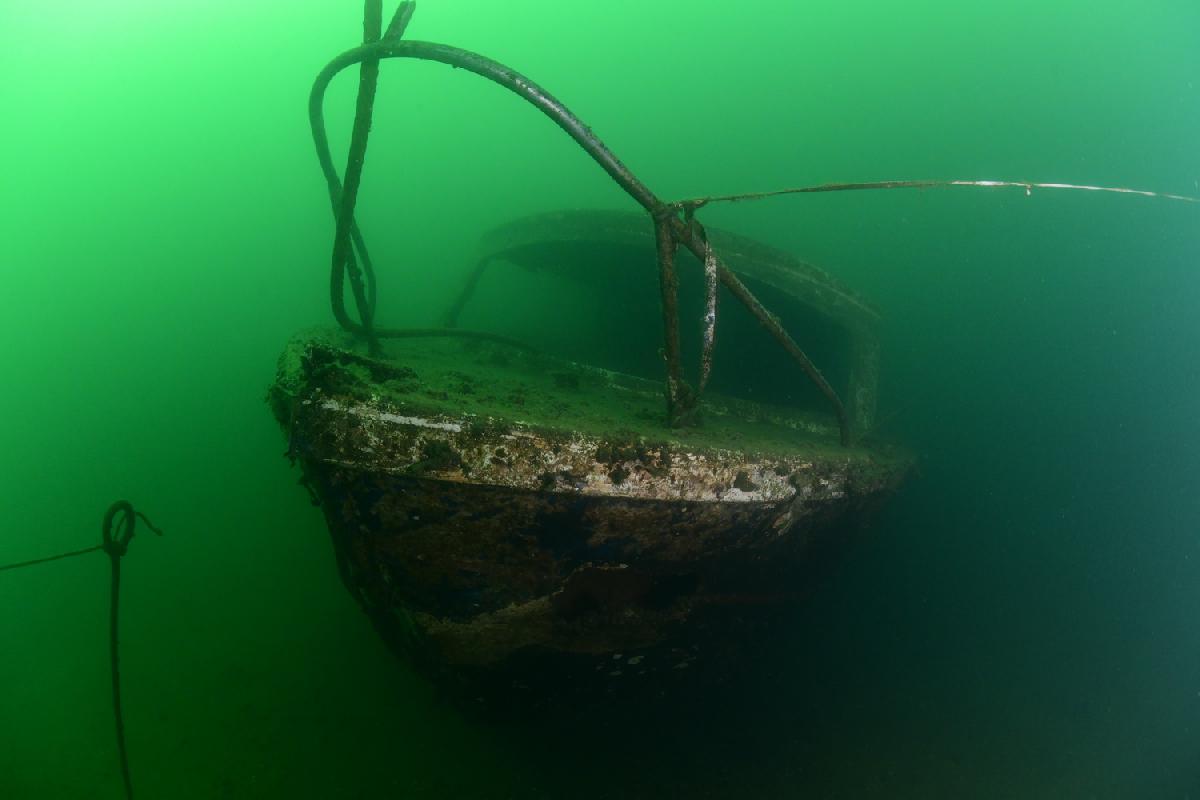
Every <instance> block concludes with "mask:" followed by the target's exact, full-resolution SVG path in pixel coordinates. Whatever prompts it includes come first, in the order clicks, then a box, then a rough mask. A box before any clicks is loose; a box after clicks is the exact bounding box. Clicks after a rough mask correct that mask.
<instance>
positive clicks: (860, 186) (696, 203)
mask: <svg viewBox="0 0 1200 800" xmlns="http://www.w3.org/2000/svg"><path fill="white" fill-rule="evenodd" d="M954 186H969V187H974V188H982V189H1024V190H1025V195H1026V196H1029V195H1032V194H1033V190H1034V189H1068V190H1074V191H1083V192H1109V193H1113V194H1132V195H1138V196H1139V197H1154V198H1157V199H1160V200H1174V201H1179V202H1183V203H1200V197H1190V196H1188V195H1183V194H1170V193H1168V192H1151V191H1148V190H1146V189H1127V188H1124V187H1119V186H1089V185H1086V184H1080V183H1041V182H1036V181H988V180H944V181H939V180H917V181H865V182H861V183H821V184H817V185H815V186H798V187H794V188H791V189H775V190H773V191H769V192H747V193H745V194H723V195H712V196H711V197H693V198H690V199H688V200H679V201H677V202H675V203H672V205H674V206H676V207H678V208H692V209H696V208H700V207H701V206H706V205H708V204H709V203H737V202H741V201H743V200H764V199H766V198H768V197H779V196H780V195H785V194H814V193H816V192H854V191H862V190H866V189H944V188H948V187H954Z"/></svg>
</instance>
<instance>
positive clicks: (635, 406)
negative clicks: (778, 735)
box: [268, 3, 911, 709]
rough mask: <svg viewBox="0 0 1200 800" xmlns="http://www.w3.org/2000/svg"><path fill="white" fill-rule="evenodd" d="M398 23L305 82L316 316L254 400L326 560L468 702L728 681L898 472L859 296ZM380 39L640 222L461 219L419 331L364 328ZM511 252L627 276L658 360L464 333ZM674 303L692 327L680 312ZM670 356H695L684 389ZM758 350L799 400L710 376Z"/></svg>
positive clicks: (562, 217)
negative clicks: (340, 103)
mask: <svg viewBox="0 0 1200 800" xmlns="http://www.w3.org/2000/svg"><path fill="white" fill-rule="evenodd" d="M368 5H370V4H368ZM411 13H412V6H411V4H407V3H406V4H402V5H401V8H400V10H399V11H398V12H397V16H396V18H395V19H394V20H393V22H392V24H391V25H390V26H389V27H388V28H387V31H386V32H379V31H377V32H376V33H375V38H374V39H372V37H371V30H370V26H368V37H367V38H368V41H367V43H366V44H364V45H363V46H362V47H359V48H356V49H354V50H351V51H349V52H348V53H346V54H343V55H342V56H340V57H339V58H337V59H335V60H334V61H333V62H332V63H331V64H330V66H329V67H327V68H326V70H325V71H324V72H322V74H321V76H320V77H319V78H318V81H317V86H316V87H315V88H314V94H313V96H314V105H313V108H314V109H315V112H314V116H313V128H314V139H315V141H316V143H317V149H318V155H319V156H320V159H321V163H322V166H323V167H324V169H325V173H326V177H327V179H328V180H329V184H330V197H331V200H332V203H333V207H334V214H335V219H336V220H337V234H336V241H335V245H334V256H333V266H332V269H333V272H332V282H331V286H332V288H333V292H332V298H331V299H332V303H333V307H334V316H335V318H336V319H337V321H338V323H339V325H338V327H331V328H322V329H314V330H310V331H306V332H303V333H301V334H299V335H297V336H296V337H295V338H294V339H293V340H292V341H291V342H289V343H288V344H287V346H286V348H285V350H284V352H283V355H282V356H281V358H280V362H279V367H278V372H277V374H276V377H275V380H274V383H273V384H272V386H271V388H270V390H269V393H268V400H269V403H270V406H271V409H272V412H273V414H274V416H275V418H276V419H277V421H278V422H279V424H280V426H281V428H282V429H283V431H284V433H285V435H286V437H287V440H288V455H289V456H290V457H291V458H292V459H293V461H294V462H295V463H296V464H298V466H299V468H300V470H301V471H302V475H303V477H302V482H303V483H304V484H305V485H306V486H307V488H308V490H309V492H310V493H311V496H312V498H313V500H314V502H316V503H317V504H318V505H319V506H320V507H321V509H322V511H323V514H324V516H325V519H326V521H327V524H328V528H329V532H330V534H331V537H332V541H333V549H334V552H335V554H336V560H337V565H338V569H339V572H340V575H341V578H342V580H343V582H344V583H345V585H346V587H347V588H348V589H349V590H350V592H351V593H352V594H353V596H354V597H355V598H356V600H357V601H358V603H359V604H360V605H361V606H362V608H363V609H364V610H365V611H366V613H367V614H368V615H369V616H370V618H371V620H372V621H373V623H374V625H375V627H376V629H377V630H378V631H379V633H380V634H381V635H382V637H383V638H384V639H385V640H386V641H387V642H388V644H389V645H390V646H391V647H392V648H394V649H395V650H396V651H397V652H398V653H399V654H401V655H402V656H403V657H404V658H405V659H407V660H408V661H409V662H410V663H412V664H414V665H415V666H416V667H417V668H418V669H419V670H420V671H422V672H423V673H424V674H426V675H427V676H429V677H430V678H431V679H432V680H434V682H435V683H436V684H437V685H439V686H440V687H442V688H444V689H446V690H448V691H449V693H450V694H452V695H453V696H455V697H458V698H462V699H464V700H467V701H470V702H472V703H475V702H480V703H483V704H485V705H486V706H487V707H489V708H497V709H502V708H505V707H512V706H513V705H514V704H516V705H519V706H521V707H530V706H534V705H538V704H541V705H543V706H550V705H558V704H561V703H583V704H586V703H587V702H588V701H589V700H594V699H596V698H609V697H613V696H619V695H633V696H644V694H645V693H646V692H658V691H662V690H664V689H665V688H667V687H670V686H672V685H676V684H686V683H690V682H693V681H694V680H697V679H703V680H709V679H717V678H719V677H721V676H724V675H727V674H728V673H729V671H730V669H731V668H732V667H734V666H735V665H736V664H737V663H738V661H739V658H740V657H741V654H742V653H743V652H744V649H745V647H747V646H748V645H750V644H752V640H753V638H754V636H755V635H758V634H756V632H760V627H761V624H766V623H767V622H769V620H770V619H771V618H772V616H773V614H774V612H775V611H777V610H779V609H780V608H785V607H787V606H788V605H789V604H790V603H793V602H794V601H796V600H797V599H799V598H802V597H803V596H804V595H805V593H806V592H807V591H809V589H810V588H811V586H812V585H813V582H814V581H815V580H816V579H818V577H819V575H820V570H821V565H822V564H823V563H824V557H825V556H826V555H828V554H830V553H832V552H836V551H837V550H838V549H839V546H840V545H841V544H843V543H844V542H845V541H846V540H847V538H848V537H849V536H850V535H851V534H852V533H853V532H854V531H855V530H857V529H859V528H861V527H862V524H863V522H864V521H865V520H866V519H868V518H869V515H870V513H871V511H872V510H873V509H875V508H876V507H877V506H878V505H879V503H880V501H881V500H883V499H884V498H886V497H887V496H888V495H889V494H890V493H892V492H893V491H894V489H895V488H896V487H897V485H898V484H899V483H900V482H901V480H902V479H903V477H904V476H905V474H906V472H907V471H908V469H909V467H910V465H911V459H910V457H909V456H908V455H907V453H905V452H904V451H902V450H900V449H897V448H893V447H889V446H885V445H882V444H879V443H878V442H876V441H875V440H874V439H873V438H872V437H871V436H870V435H869V434H870V432H871V430H872V427H873V424H874V418H875V406H876V399H877V394H878V381H879V355H880V349H879V342H878V337H877V330H876V326H877V322H878V318H877V314H876V313H875V312H874V311H873V310H872V309H871V308H870V307H869V306H868V305H867V304H866V303H865V302H864V301H863V300H862V299H861V298H859V297H858V296H857V295H856V294H854V293H853V292H851V291H850V290H848V289H847V288H846V287H844V286H842V285H841V284H840V283H839V282H838V281H836V280H835V279H834V278H832V277H831V276H829V275H827V274H825V273H824V272H822V271H820V270H818V269H816V268H815V267H812V266H811V265H809V264H806V263H805V262H802V261H800V260H799V259H797V258H795V257H793V256H791V255H790V254H787V253H784V252H781V251H779V250H775V249H773V248H770V247H768V246H766V245H763V244H761V243H759V242H756V241H753V240H751V239H748V238H745V237H742V236H738V235H736V234H733V233H729V232H724V231H719V230H716V229H706V228H705V227H704V226H702V225H701V224H700V222H699V221H698V220H697V218H696V215H695V212H696V208H694V207H679V206H675V205H671V204H668V203H664V202H662V201H660V200H659V199H658V198H657V197H655V196H654V195H653V194H652V193H651V192H650V191H649V189H647V188H646V187H645V186H644V185H643V184H641V183H640V182H639V181H638V180H637V179H636V178H635V177H634V176H633V175H632V174H631V173H630V172H629V171H628V170H627V169H626V168H625V167H624V166H623V165H622V164H621V163H620V162H619V161H617V160H616V158H615V157H614V156H613V155H612V154H611V153H610V152H609V151H608V150H607V148H605V147H604V145H603V144H602V143H600V142H599V140H597V139H596V138H595V137H594V135H592V134H591V132H590V131H589V130H588V129H587V128H586V127H584V126H583V125H582V123H579V121H578V120H577V119H575V118H574V117H573V116H572V115H571V114H570V112H568V111H567V110H566V109H565V108H564V107H562V105H561V104H560V103H558V101H556V100H554V99H553V98H552V97H550V96H549V95H548V94H546V93H545V92H544V90H542V89H540V87H537V85H536V84H533V83H532V82H531V81H529V80H528V79H526V78H523V77H522V76H520V75H518V74H517V73H515V72H513V71H512V70H510V69H508V68H507V67H503V66H501V65H498V64H496V63H495V62H491V61H489V60H487V59H484V58H483V57H481V56H478V55H475V54H471V53H467V52H465V51H459V50H456V49H454V48H449V47H447V46H444V45H431V44H428V43H422V42H409V41H407V40H404V39H403V38H402V34H403V29H404V26H405V24H406V23H407V18H408V16H410V15H411ZM389 57H416V58H427V59H432V60H437V61H442V62H444V63H450V64H452V65H454V66H461V67H465V68H466V69H468V70H470V71H472V72H475V73H477V74H480V75H482V76H484V77H486V78H489V79H491V80H493V81H495V82H496V83H499V84H501V85H503V86H506V87H507V88H509V89H511V90H513V91H514V92H516V93H517V94H519V95H521V96H522V97H524V98H525V99H527V100H529V101H530V102H532V103H533V104H534V105H535V106H536V107H538V108H539V109H541V110H542V111H543V112H544V113H546V114H547V115H548V116H550V117H551V119H553V120H554V121H555V122H556V123H557V124H558V125H559V126H560V127H562V128H563V129H564V130H565V131H566V132H567V133H568V134H570V135H571V136H572V137H574V138H575V139H576V141H578V142H579V143H580V144H581V145H582V146H583V147H584V149H585V151H586V152H587V153H588V154H589V155H591V156H592V157H593V158H594V159H595V160H596V161H597V162H599V163H600V164H601V166H602V167H604V168H605V169H606V171H608V173H609V174H610V175H611V176H613V177H614V178H615V179H616V180H617V182H618V183H619V184H620V185H621V186H622V187H624V188H625V189H626V190H627V191H628V192H629V193H630V195H631V196H632V197H633V198H634V199H635V200H637V201H638V202H639V203H640V204H641V205H642V206H643V208H645V209H646V210H647V211H648V212H649V214H648V215H647V214H644V213H625V212H615V211H568V212H560V213H553V214H545V215H541V216H537V217H532V218H526V219H521V220H517V221H515V222H513V223H510V224H508V225H504V226H501V227H500V228H498V229H496V230H493V231H490V232H487V233H486V234H484V235H483V236H482V238H481V243H480V248H479V255H478V259H477V260H476V261H475V264H474V267H473V268H472V269H469V270H467V279H466V281H465V286H464V288H463V290H462V293H461V294H460V295H459V296H458V297H457V298H456V299H455V301H454V302H453V304H452V305H451V307H450V308H449V309H448V310H447V312H446V314H445V318H444V325H443V326H442V327H439V328H433V329H384V328H381V327H379V326H377V325H375V324H374V321H373V318H374V314H375V307H374V306H375V295H376V291H375V278H374V270H373V268H372V266H371V263H370V259H369V256H368V254H367V251H366V248H365V245H364V244H363V240H362V236H361V234H360V233H359V231H358V230H357V227H356V226H355V224H354V222H353V219H354V216H353V214H354V200H355V193H356V190H357V184H358V177H359V174H360V171H361V167H362V163H363V151H364V149H365V146H366V138H367V137H366V130H367V129H368V128H369V121H370V119H369V118H370V98H371V97H372V96H373V90H374V80H375V75H376V74H377V69H378V60H379V59H382V58H389ZM354 64H362V65H363V66H364V68H363V70H362V76H361V78H360V81H361V83H360V92H359V100H360V102H359V107H358V110H357V116H356V119H355V136H354V137H353V139H352V145H351V150H352V152H351V154H350V157H349V159H348V165H347V169H346V172H345V178H344V185H343V183H342V180H341V179H339V178H338V176H337V175H336V173H335V172H334V170H333V168H332V160H331V159H330V157H329V153H328V147H327V145H326V144H325V136H324V129H323V122H322V121H321V114H320V106H321V97H322V94H323V91H324V85H327V84H328V81H329V79H330V78H331V77H332V76H333V75H334V74H336V73H337V72H338V71H340V70H341V69H344V68H346V67H348V66H351V65H354ZM372 64H373V65H374V69H373V70H372V69H370V68H368V67H369V66H371V65H372ZM364 97H366V98H367V100H366V102H364V101H363V98H364ZM513 270H525V271H528V270H533V271H535V272H534V274H537V273H540V272H542V271H545V270H553V271H555V272H556V274H561V275H563V276H566V277H568V278H570V277H571V276H575V278H576V279H578V280H586V281H594V282H596V283H597V285H598V287H599V288H600V289H603V288H604V287H608V288H609V289H611V290H615V289H616V287H622V288H621V291H630V289H629V287H634V288H637V287H639V286H641V285H642V283H645V282H646V281H648V284H647V285H648V287H649V289H650V291H649V293H646V292H642V294H643V295H646V294H648V296H649V302H648V303H647V304H646V305H645V308H646V309H649V311H648V312H647V313H648V314H649V319H648V323H649V324H650V325H652V326H653V327H654V328H656V329H657V330H658V331H660V333H659V334H658V335H656V336H655V337H654V339H657V341H654V340H651V341H648V342H646V343H645V349H646V351H647V352H648V353H649V354H650V359H651V360H652V362H653V363H655V364H656V365H657V371H658V373H659V374H658V376H654V377H650V376H647V375H644V374H643V375H637V374H631V372H630V371H625V370H622V369H618V368H614V367H613V366H612V365H604V364H595V363H590V364H589V363H581V362H580V360H579V359H577V358H573V357H572V356H571V354H568V353H561V352H550V350H551V348H548V347H541V348H537V347H531V346H529V345H528V344H525V343H522V342H520V341H515V340H513V339H508V338H505V337H503V336H499V335H495V334H492V333H482V332H476V331H472V330H469V329H465V328H462V327H460V321H461V320H462V319H463V318H464V316H469V312H470V309H471V307H472V306H473V305H474V304H477V302H478V296H479V295H480V294H482V293H483V292H484V288H486V285H487V284H488V281H489V280H490V278H489V276H491V275H494V274H497V273H503V272H505V271H513ZM682 271H686V272H687V275H688V276H689V277H687V278H685V279H684V280H682V281H681V277H680V274H679V273H680V272H682ZM347 277H348V278H349V283H350V288H351V290H352V294H353V299H354V302H355V307H356V311H357V320H355V319H352V318H351V316H350V314H349V313H348V312H347V310H346V308H345V301H344V299H343V294H344V293H345V288H344V279H345V278H347ZM639 281H641V282H642V283H639ZM681 283H682V286H683V291H682V292H681V291H680V286H681ZM481 287H484V288H481ZM689 291H690V294H689ZM718 300H720V301H721V304H720V309H721V311H720V315H719V317H718V313H717V311H718ZM692 301H695V302H692ZM764 301H769V303H770V307H771V310H770V311H768V310H767V306H766V305H764ZM618 302H623V301H622V300H620V299H618ZM681 307H684V308H687V309H689V310H690V309H692V308H693V307H694V308H695V314H694V316H693V317H692V318H693V319H695V320H696V321H697V322H698V323H699V324H694V325H689V326H681V325H680V308H681ZM747 312H748V313H747ZM718 319H719V320H720V324H719V331H720V332H719V335H718ZM622 324H623V325H626V326H627V325H628V320H627V319H625V320H623V321H622ZM785 325H786V326H787V330H785V327H784V326H785ZM681 328H682V329H684V331H685V333H684V335H681ZM693 328H696V329H699V331H698V333H696V334H695V335H693V336H690V337H689V335H688V332H689V331H691V330H692V329H693ZM788 331H793V332H803V334H804V335H805V337H809V338H811V339H812V340H813V341H818V340H819V343H820V346H819V347H818V350H811V349H809V350H806V349H802V348H801V346H800V344H799V343H798V342H797V341H796V339H794V338H793V337H792V335H791V334H790V333H789V332H788ZM603 335H608V333H605V332H598V336H603ZM659 337H661V338H659ZM718 341H719V342H720V343H721V346H720V347H718V346H717V342H718ZM685 345H688V346H686V347H685ZM626 347H627V348H628V332H627V330H626ZM685 350H686V351H688V352H692V351H696V350H698V351H699V355H700V359H699V360H700V367H699V370H698V375H697V377H696V378H695V379H694V381H689V380H688V379H687V372H688V371H686V370H685V369H684V368H683V365H682V362H683V358H682V355H681V354H682V352H684V351H685ZM760 351H761V352H769V353H770V357H771V358H774V359H775V361H772V362H770V364H771V365H772V366H771V367H770V369H771V370H774V371H775V372H778V371H779V369H782V370H784V371H785V373H786V375H787V376H789V380H788V381H783V383H785V384H788V383H789V382H790V383H791V384H794V385H796V386H797V392H796V396H797V397H800V398H801V400H800V401H794V400H795V399H794V398H793V397H792V396H791V395H790V394H787V393H783V394H779V393H777V394H776V395H772V394H770V393H769V392H767V393H765V394H763V395H762V396H751V393H750V392H748V391H745V389H746V387H745V386H743V385H742V383H743V382H744V381H743V380H742V379H741V378H739V379H738V380H737V381H726V382H724V383H722V381H721V375H722V370H721V367H720V364H721V363H722V362H721V359H722V358H723V357H725V354H733V357H732V358H731V361H734V360H737V359H740V358H744V357H747V356H746V355H745V354H747V353H754V352H760ZM818 351H819V354H820V357H821V358H822V359H826V363H825V364H824V368H825V370H826V371H825V372H822V371H821V370H819V369H818V368H817V366H816V364H815V363H814V360H813V357H812V356H811V355H810V353H814V354H815V353H817V352H818ZM689 360H690V359H689ZM664 364H665V373H666V375H665V380H664V379H663V377H662V372H663V371H664ZM714 364H716V366H715V367H714ZM780 365H782V367H781V366H780ZM827 376H828V377H827ZM710 378H711V381H710ZM710 384H711V385H710ZM799 387H804V391H800V390H799ZM842 398H846V400H845V401H843V399H842ZM760 623H761V624H760ZM699 676H704V677H703V678H700V677H699Z"/></svg>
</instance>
